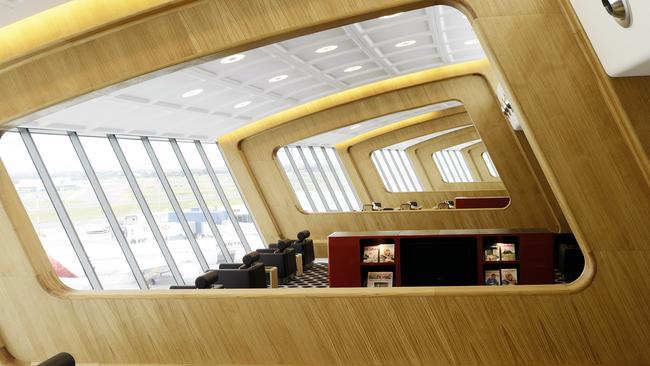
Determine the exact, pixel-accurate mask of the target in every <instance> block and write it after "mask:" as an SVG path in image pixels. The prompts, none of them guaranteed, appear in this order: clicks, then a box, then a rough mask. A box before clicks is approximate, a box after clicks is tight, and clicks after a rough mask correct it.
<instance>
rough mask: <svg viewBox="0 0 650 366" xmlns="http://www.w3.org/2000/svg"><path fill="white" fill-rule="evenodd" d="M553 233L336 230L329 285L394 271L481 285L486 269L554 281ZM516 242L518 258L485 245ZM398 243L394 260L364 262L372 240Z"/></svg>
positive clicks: (412, 281) (417, 278)
mask: <svg viewBox="0 0 650 366" xmlns="http://www.w3.org/2000/svg"><path fill="white" fill-rule="evenodd" d="M553 238H554V234H553V233H550V232H547V231H544V230H521V229H519V230H475V231H472V230H434V231H424V230H422V231H387V232H381V231H380V232H360V233H350V232H347V233H334V234H332V235H330V236H329V238H328V249H329V278H330V287H361V286H364V285H365V283H366V280H367V274H368V272H381V271H382V270H383V271H386V272H393V284H394V285H395V286H445V285H477V284H483V283H484V281H485V278H484V276H485V270H501V269H504V270H507V269H510V268H514V269H516V270H517V275H518V282H519V284H550V283H553V281H554V272H553ZM495 243H506V244H514V251H515V258H516V259H515V260H507V261H486V260H485V252H484V249H485V248H486V247H487V246H490V245H494V244H495ZM381 244H394V249H395V252H394V255H395V258H394V262H393V263H391V262H381V263H376V262H372V263H363V255H364V248H365V247H367V246H374V245H381Z"/></svg>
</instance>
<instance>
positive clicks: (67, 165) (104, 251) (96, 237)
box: [32, 134, 138, 289]
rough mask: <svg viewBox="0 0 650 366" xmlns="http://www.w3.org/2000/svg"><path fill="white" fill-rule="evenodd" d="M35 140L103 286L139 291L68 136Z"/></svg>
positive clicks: (39, 136)
mask: <svg viewBox="0 0 650 366" xmlns="http://www.w3.org/2000/svg"><path fill="white" fill-rule="evenodd" d="M32 137H33V139H34V142H35V143H36V147H37V148H38V150H39V153H40V155H41V157H42V159H43V162H44V163H45V166H46V167H47V170H48V173H49V174H50V177H51V178H52V180H53V181H54V185H55V186H56V190H57V192H58V194H59V196H60V197H61V200H62V201H63V204H64V205H65V208H66V211H67V213H68V215H69V216H70V219H71V220H72V222H73V224H74V230H75V231H76V234H77V235H78V236H79V239H80V240H81V242H82V243H83V244H84V249H85V251H86V253H87V254H88V257H89V259H90V262H91V264H92V266H93V267H94V269H95V272H96V274H97V277H98V278H99V280H100V282H101V284H102V287H103V288H105V289H120V288H121V289H128V288H138V285H137V283H136V280H135V277H134V275H133V272H132V271H131V269H130V267H129V265H128V263H127V261H126V259H125V257H124V253H123V252H122V249H121V248H120V247H119V245H118V243H117V241H116V240H115V236H114V234H113V232H112V230H111V227H110V225H109V223H108V221H107V219H106V216H105V215H104V212H103V211H102V209H101V206H100V205H99V202H98V201H97V197H96V195H95V191H94V190H93V188H92V187H91V185H90V183H89V182H88V178H87V177H86V174H85V172H84V170H83V168H82V166H81V163H80V162H79V158H78V157H77V154H76V152H75V150H74V148H73V147H72V144H71V142H70V139H69V137H68V136H66V135H50V134H33V135H32Z"/></svg>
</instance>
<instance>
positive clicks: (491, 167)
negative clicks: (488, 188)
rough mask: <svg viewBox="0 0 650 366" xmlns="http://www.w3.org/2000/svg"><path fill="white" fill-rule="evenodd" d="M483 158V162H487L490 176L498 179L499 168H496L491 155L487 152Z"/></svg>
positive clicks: (482, 155)
mask: <svg viewBox="0 0 650 366" xmlns="http://www.w3.org/2000/svg"><path fill="white" fill-rule="evenodd" d="M481 157H482V158H483V161H484V162H485V165H486V166H487V168H488V171H489V172H490V175H491V176H493V177H495V178H496V177H498V176H499V172H497V168H496V167H495V166H494V163H493V162H492V158H491V157H490V154H489V153H488V152H487V151H486V152H484V153H483V154H481Z"/></svg>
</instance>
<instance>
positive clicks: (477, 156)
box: [463, 142, 552, 194]
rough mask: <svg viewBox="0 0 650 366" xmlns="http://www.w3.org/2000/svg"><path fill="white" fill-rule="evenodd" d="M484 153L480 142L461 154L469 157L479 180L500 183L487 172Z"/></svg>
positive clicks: (484, 150)
mask: <svg viewBox="0 0 650 366" xmlns="http://www.w3.org/2000/svg"><path fill="white" fill-rule="evenodd" d="M485 152H487V149H486V148H485V144H483V143H482V142H481V143H478V144H477V145H474V146H470V147H468V148H465V149H463V154H466V155H467V156H469V159H468V160H470V161H471V162H472V165H473V166H474V168H475V169H476V172H477V173H478V176H479V177H480V179H481V180H483V181H486V182H500V181H501V178H499V177H493V176H492V175H491V174H490V171H489V170H488V168H487V165H486V164H485V160H483V153H485ZM533 158H534V155H533ZM545 192H546V191H545ZM548 192H549V193H550V194H552V192H550V191H548Z"/></svg>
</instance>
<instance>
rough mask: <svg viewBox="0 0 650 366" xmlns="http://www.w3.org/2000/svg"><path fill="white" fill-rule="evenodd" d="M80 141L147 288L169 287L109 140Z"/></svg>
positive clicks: (161, 261) (157, 251)
mask: <svg viewBox="0 0 650 366" xmlns="http://www.w3.org/2000/svg"><path fill="white" fill-rule="evenodd" d="M80 140H81V143H82V144H83V147H84V150H85V151H86V155H87V156H88V160H89V161H90V163H91V165H92V166H93V168H94V170H95V173H96V174H97V178H98V180H99V182H100V184H101V186H102V189H103V191H104V193H105V194H106V197H107V199H108V201H109V202H110V204H111V208H112V210H113V212H114V214H115V216H116V218H117V220H118V222H119V224H120V229H121V230H122V232H123V233H124V236H125V238H126V240H127V243H128V244H129V246H130V247H131V251H132V252H133V254H134V256H135V258H136V260H137V262H138V265H139V267H140V270H141V271H142V273H143V275H144V277H145V280H146V281H147V285H148V286H149V287H150V288H168V287H169V286H170V285H173V284H175V281H174V278H173V276H172V275H171V271H170V269H169V265H168V264H167V262H166V261H165V258H164V257H163V254H162V252H161V251H160V248H159V246H158V243H157V242H156V239H155V238H154V235H153V233H152V231H151V228H150V227H149V225H148V224H147V221H146V220H145V217H144V214H143V213H142V209H141V208H140V206H139V205H138V202H137V200H136V198H135V196H134V194H133V191H132V190H131V188H130V186H129V183H128V181H127V179H126V177H125V175H124V172H123V171H122V168H121V167H120V163H119V162H118V160H117V158H116V156H115V154H114V152H113V149H112V147H111V145H110V143H109V141H108V140H107V139H106V138H99V137H81V138H80Z"/></svg>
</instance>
